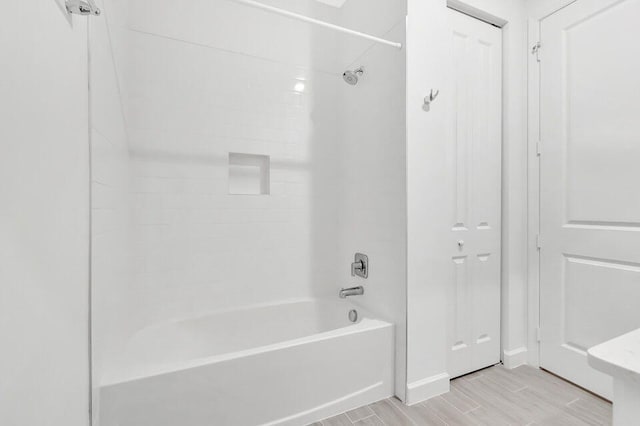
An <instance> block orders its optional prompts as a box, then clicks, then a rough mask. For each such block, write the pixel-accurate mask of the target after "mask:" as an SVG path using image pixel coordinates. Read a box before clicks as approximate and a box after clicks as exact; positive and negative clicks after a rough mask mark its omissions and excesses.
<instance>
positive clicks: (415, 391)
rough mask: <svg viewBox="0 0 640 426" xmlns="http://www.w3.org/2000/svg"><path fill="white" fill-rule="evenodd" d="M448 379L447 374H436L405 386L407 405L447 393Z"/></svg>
mask: <svg viewBox="0 0 640 426" xmlns="http://www.w3.org/2000/svg"><path fill="white" fill-rule="evenodd" d="M449 380H450V377H449V375H448V374H447V373H441V374H436V375H435V376H431V377H427V378H426V379H422V380H418V381H415V382H412V383H409V384H408V385H407V400H406V404H407V405H413V404H417V403H419V402H422V401H426V400H427V399H430V398H433V397H435V396H438V395H442V394H443V393H447V392H449Z"/></svg>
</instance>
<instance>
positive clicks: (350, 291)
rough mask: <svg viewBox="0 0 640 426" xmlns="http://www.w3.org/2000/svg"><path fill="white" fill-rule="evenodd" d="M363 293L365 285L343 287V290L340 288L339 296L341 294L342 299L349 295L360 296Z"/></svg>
mask: <svg viewBox="0 0 640 426" xmlns="http://www.w3.org/2000/svg"><path fill="white" fill-rule="evenodd" d="M363 294H364V287H362V286H361V285H359V286H358V287H351V288H343V289H342V290H340V293H339V296H340V299H344V298H346V297H347V296H360V295H363Z"/></svg>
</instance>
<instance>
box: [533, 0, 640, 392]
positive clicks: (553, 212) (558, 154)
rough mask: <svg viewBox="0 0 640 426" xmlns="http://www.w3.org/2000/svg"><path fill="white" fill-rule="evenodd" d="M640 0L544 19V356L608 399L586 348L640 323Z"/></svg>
mask: <svg viewBox="0 0 640 426" xmlns="http://www.w3.org/2000/svg"><path fill="white" fill-rule="evenodd" d="M638 16H640V1H639V0H623V1H620V0H607V1H602V0H581V1H578V2H576V3H573V4H572V5H570V6H568V7H566V8H564V9H562V10H561V11H559V12H557V13H555V14H554V15H552V16H550V17H549V18H547V19H545V20H544V21H543V22H542V26H541V36H542V37H541V43H542V49H541V52H540V58H541V65H540V66H541V92H540V95H541V98H540V101H541V117H540V118H541V140H542V147H543V148H542V156H541V199H540V202H541V236H542V248H541V254H540V261H541V266H540V267H541V270H540V286H541V289H540V290H541V291H540V298H541V319H540V321H541V336H542V341H541V347H540V351H541V352H540V363H541V366H542V367H544V368H546V369H548V370H551V371H553V372H554V373H556V374H559V375H561V376H563V377H566V378H567V379H569V380H571V381H573V382H575V383H577V384H579V385H581V386H584V387H586V388H588V389H590V390H592V391H594V392H596V393H599V394H600V395H603V396H604V397H607V398H611V396H612V390H611V381H610V378H608V377H607V376H605V375H603V374H601V373H598V372H596V371H595V370H593V369H591V368H590V367H589V366H588V365H587V360H586V350H587V349H588V348H589V347H591V346H593V345H596V344H598V343H601V342H603V341H605V340H608V339H611V338H613V337H615V336H617V335H620V334H623V333H626V332H628V331H630V330H633V329H635V328H638V327H640V310H639V309H638V308H637V301H638V300H640V191H639V190H638V182H640V167H638V164H640V120H638V117H640V104H638V102H637V100H636V96H637V94H638V93H640V79H639V78H638V76H639V75H640V60H639V59H638V58H640V45H638V43H637V40H638V37H639V36H640V31H639V30H638V27H637V17H638Z"/></svg>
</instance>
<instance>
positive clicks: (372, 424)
mask: <svg viewBox="0 0 640 426" xmlns="http://www.w3.org/2000/svg"><path fill="white" fill-rule="evenodd" d="M354 425H357V426H387V425H385V423H383V422H382V420H380V417H378V416H376V415H375V414H374V415H373V416H369V417H365V418H364V419H361V420H358V421H357V422H355V423H354Z"/></svg>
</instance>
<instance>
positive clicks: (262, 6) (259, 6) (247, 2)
mask: <svg viewBox="0 0 640 426" xmlns="http://www.w3.org/2000/svg"><path fill="white" fill-rule="evenodd" d="M232 1H234V2H236V3H240V4H244V5H245V6H250V7H254V8H256V9H261V10H264V11H266V12H271V13H275V14H276V15H281V16H286V17H288V18H292V19H297V20H299V21H303V22H308V23H310V24H314V25H318V26H321V27H325V28H329V29H332V30H334V31H338V32H341V33H344V34H350V35H352V36H355V37H360V38H364V39H367V40H370V41H373V42H376V43H380V44H384V45H387V46H391V47H395V48H396V49H402V43H397V42H395V41H390V40H385V39H383V38H380V37H376V36H373V35H371V34H366V33H361V32H360V31H355V30H351V29H349V28H345V27H341V26H339V25H335V24H331V23H329V22H325V21H320V20H318V19H314V18H309V17H308V16H304V15H300V14H298V13H294V12H290V11H288V10H284V9H280V8H277V7H273V6H269V5H266V4H262V3H259V2H257V1H253V0H232Z"/></svg>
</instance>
